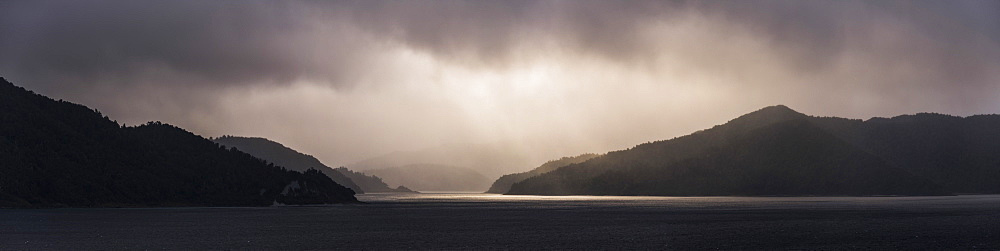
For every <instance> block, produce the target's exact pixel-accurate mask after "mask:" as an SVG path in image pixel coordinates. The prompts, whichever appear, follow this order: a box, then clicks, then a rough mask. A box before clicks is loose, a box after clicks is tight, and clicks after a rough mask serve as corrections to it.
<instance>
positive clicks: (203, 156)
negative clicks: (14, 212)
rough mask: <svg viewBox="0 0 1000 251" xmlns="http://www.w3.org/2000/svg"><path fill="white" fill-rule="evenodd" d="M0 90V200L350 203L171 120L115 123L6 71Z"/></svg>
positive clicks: (328, 187) (325, 184)
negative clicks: (16, 81)
mask: <svg viewBox="0 0 1000 251" xmlns="http://www.w3.org/2000/svg"><path fill="white" fill-rule="evenodd" d="M0 97H2V98H0V107H3V108H2V109H0V163H3V164H2V165H0V207H67V206H69V207H107V206H115V207H117V206H144V207H145V206H269V205H272V204H276V203H277V204H327V203H345V202H357V199H356V198H355V197H354V192H353V191H351V190H350V189H348V188H346V187H343V186H341V185H339V184H337V183H336V182H334V181H333V180H331V179H330V178H329V177H327V176H325V175H323V174H321V173H320V172H319V171H316V170H307V171H306V172H295V171H288V170H285V169H284V168H282V167H280V166H275V165H273V164H269V163H267V162H265V161H263V160H261V159H259V158H255V157H253V156H251V155H250V154H247V153H244V152H240V151H236V150H232V149H226V148H225V147H222V146H220V145H219V144H216V143H214V142H212V141H210V140H208V139H205V138H202V137H200V136H198V135H195V134H192V133H190V132H188V131H185V130H183V129H181V128H178V127H175V126H171V125H168V124H163V123H160V122H150V123H147V124H144V125H139V126H129V127H125V126H121V125H119V124H118V123H117V122H115V121H112V120H110V119H109V118H108V117H106V116H104V115H102V114H101V113H100V112H98V111H96V110H93V109H90V108H88V107H85V106H82V105H78V104H73V103H70V102H65V101H55V100H52V99H50V98H48V97H45V96H42V95H38V94H35V93H33V92H31V91H28V90H25V89H24V88H21V87H17V86H14V85H13V84H12V83H10V82H8V81H7V80H6V79H3V78H0Z"/></svg>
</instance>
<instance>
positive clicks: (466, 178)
mask: <svg viewBox="0 0 1000 251" xmlns="http://www.w3.org/2000/svg"><path fill="white" fill-rule="evenodd" d="M365 173H370V174H374V175H377V176H378V177H382V179H384V180H385V182H386V183H388V184H392V185H402V186H406V187H408V188H411V189H414V190H417V191H483V190H485V189H486V186H487V185H488V184H489V178H486V176H483V175H482V174H480V173H479V172H476V171H475V170H472V169H468V168H462V167H454V166H446V165H434V164H415V165H405V166H400V167H392V168H384V169H376V170H368V171H365Z"/></svg>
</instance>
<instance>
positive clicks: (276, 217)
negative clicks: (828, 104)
mask: <svg viewBox="0 0 1000 251" xmlns="http://www.w3.org/2000/svg"><path fill="white" fill-rule="evenodd" d="M358 198H359V199H360V200H362V201H365V202H367V203H366V204H357V205H331V206H309V207H266V208H102V209H89V208H88V209H79V208H74V209H0V249H2V250H10V249H17V250H21V249H376V250H378V249H477V250H478V249H843V248H853V249H857V248H874V249H901V248H903V249H942V248H948V249H1000V195H967V196H942V197H622V196H507V195H488V194H471V193H424V194H364V195H359V196H358Z"/></svg>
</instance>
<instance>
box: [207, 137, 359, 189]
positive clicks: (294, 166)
mask: <svg viewBox="0 0 1000 251" xmlns="http://www.w3.org/2000/svg"><path fill="white" fill-rule="evenodd" d="M213 141H215V143H219V144H222V145H225V146H228V147H235V148H236V149H238V150H240V151H242V152H245V153H249V154H250V155H253V156H254V157H257V158H261V159H263V160H266V161H269V162H271V163H274V164H275V165H279V166H282V167H285V168H288V169H290V170H295V171H300V172H302V171H306V170H309V169H310V168H312V169H316V170H319V171H320V172H322V173H323V174H326V176H328V177H330V179H333V181H335V182H337V184H340V185H342V186H345V187H347V188H350V189H351V190H354V192H356V193H364V189H361V187H359V186H358V185H357V184H355V183H354V181H352V180H351V179H350V178H348V177H347V176H344V174H342V173H340V172H338V171H335V170H333V168H330V167H329V166H327V165H324V164H323V163H322V162H320V161H319V160H318V159H316V157H313V156H311V155H307V154H304V153H300V152H298V151H296V150H294V149H291V148H288V147H286V146H284V145H282V144H281V143H278V142H274V141H271V140H269V139H265V138H252V137H236V136H222V137H218V138H215V139H213Z"/></svg>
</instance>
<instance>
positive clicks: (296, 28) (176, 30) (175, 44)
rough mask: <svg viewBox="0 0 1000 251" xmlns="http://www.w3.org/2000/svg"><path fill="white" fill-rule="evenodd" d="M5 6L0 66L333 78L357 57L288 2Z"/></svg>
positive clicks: (41, 72) (92, 76) (63, 72)
mask: <svg viewBox="0 0 1000 251" xmlns="http://www.w3.org/2000/svg"><path fill="white" fill-rule="evenodd" d="M2 5H4V10H3V11H2V14H3V17H2V18H3V23H4V25H2V26H0V29H2V31H3V33H4V37H5V39H3V41H2V42H0V43H2V45H3V47H2V48H0V52H2V53H3V55H4V57H5V58H6V59H5V60H4V62H5V63H4V64H3V70H4V71H5V72H8V74H16V75H19V76H25V77H32V76H45V75H53V74H54V75H58V76H64V77H71V78H77V79H81V80H89V81H97V80H104V79H106V78H114V77H119V76H131V75H135V74H139V73H141V72H143V71H148V70H150V69H158V70H162V71H169V72H175V73H178V74H179V75H182V76H190V77H194V78H200V79H203V80H204V81H200V82H198V83H197V84H212V85H231V84H241V83H247V82H252V83H257V82H269V83H282V82H288V81H291V80H294V79H296V78H301V77H312V78H320V79H327V80H335V79H337V78H338V76H339V75H342V74H341V72H340V70H342V69H345V68H350V65H351V64H353V63H356V62H352V61H353V60H356V59H357V57H356V55H355V54H354V52H352V51H353V50H349V49H345V48H343V44H340V43H338V41H337V40H333V39H332V38H330V37H315V36H312V35H311V34H310V32H317V31H318V30H319V29H320V28H322V27H317V25H316V24H314V23H310V22H303V21H308V20H311V19H312V18H315V15H316V13H315V12H313V11H310V10H309V9H307V8H303V6H301V5H299V4H295V3H285V2H277V1H275V2H271V1H240V2H236V1H55V2H50V1H37V2H30V1H29V2H17V3H15V2H5V3H2ZM310 38H312V40H310ZM321 43H325V44H321ZM352 49H356V48H352ZM337 57H340V58H337ZM338 65H339V66H338ZM331 66H335V67H331ZM130 80H137V79H134V78H133V79H130ZM135 82H142V81H135ZM164 82H172V81H164ZM130 83H132V82H130V81H121V83H120V84H130ZM53 84H56V83H53ZM173 84H183V83H173Z"/></svg>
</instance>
